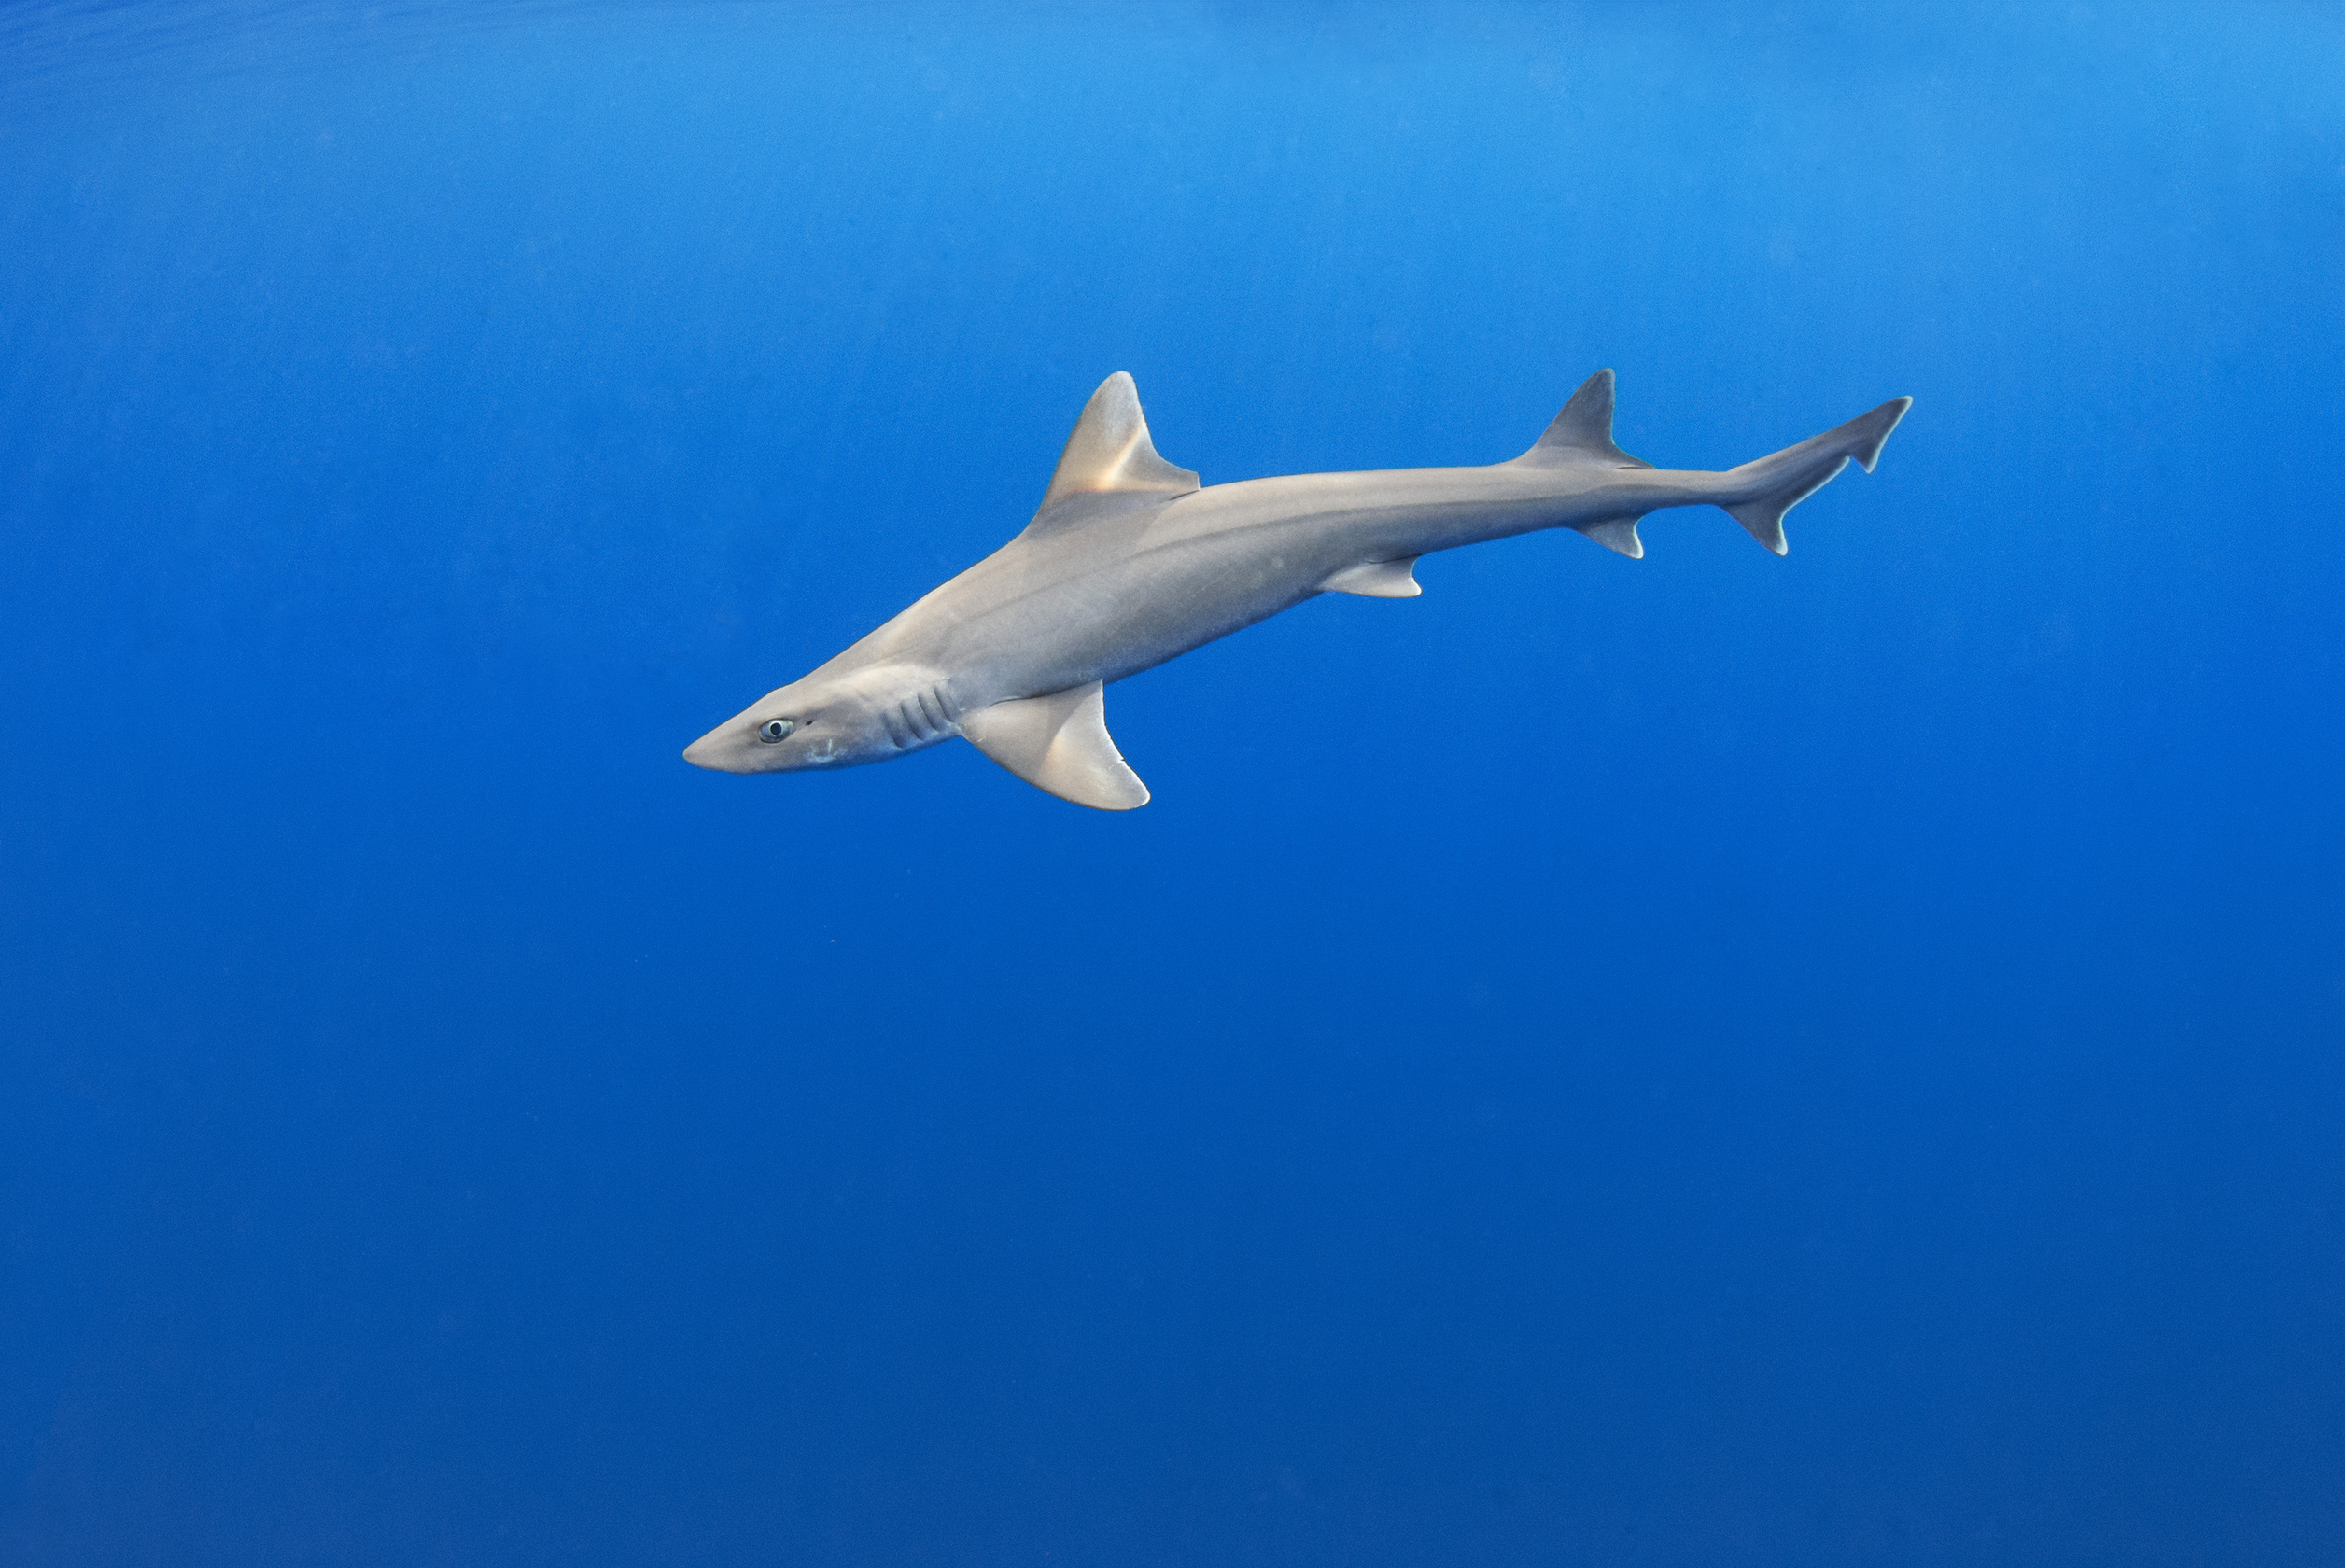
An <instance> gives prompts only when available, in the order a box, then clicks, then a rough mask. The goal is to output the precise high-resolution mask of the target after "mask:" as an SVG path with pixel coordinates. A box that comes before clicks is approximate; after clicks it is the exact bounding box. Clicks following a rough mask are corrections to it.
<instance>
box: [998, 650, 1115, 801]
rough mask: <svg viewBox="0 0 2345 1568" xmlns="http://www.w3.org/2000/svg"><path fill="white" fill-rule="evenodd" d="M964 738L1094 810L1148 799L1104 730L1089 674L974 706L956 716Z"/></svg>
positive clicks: (1030, 779)
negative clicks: (1044, 692)
mask: <svg viewBox="0 0 2345 1568" xmlns="http://www.w3.org/2000/svg"><path fill="white" fill-rule="evenodd" d="M961 733H962V735H966V736H967V737H968V739H969V742H970V744H971V745H973V746H975V747H976V749H978V750H980V751H982V752H984V753H985V754H986V755H987V756H989V757H990V758H992V759H993V760H994V761H995V762H997V763H1001V764H1002V765H1003V766H1004V767H1005V768H1007V769H1009V770H1010V771H1011V772H1012V773H1014V774H1016V775H1018V777H1020V778H1023V779H1024V780H1026V782H1027V783H1029V784H1032V785H1033V786H1034V787H1035V788H1036V789H1040V790H1047V791H1050V792H1051V793H1052V794H1054V795H1057V796H1058V797H1059V798H1060V800H1071V801H1073V802H1074V804H1075V805H1088V806H1096V807H1097V808H1098V809H1100V810H1102V811H1130V809H1131V808H1132V807H1133V806H1136V805H1147V804H1148V787H1147V786H1146V785H1145V784H1143V783H1142V782H1140V776H1139V775H1138V774H1136V773H1134V772H1132V771H1131V768H1130V765H1129V764H1128V763H1125V761H1124V757H1123V753H1122V752H1120V751H1118V750H1116V743H1115V741H1113V740H1112V739H1110V738H1109V737H1108V734H1107V700H1106V698H1105V696H1104V695H1103V694H1102V688H1101V686H1100V683H1099V682H1098V681H1096V680H1094V681H1092V682H1091V683H1090V684H1088V685H1087V686H1074V687H1070V688H1069V689H1067V690H1066V691H1063V692H1054V693H1051V694H1050V695H1048V696H1046V697H1021V698H1018V699H1017V700H1016V701H1013V702H1004V703H995V704H994V705H993V706H992V707H981V708H979V709H978V710H977V711H976V712H975V713H972V714H969V715H968V716H966V717H965V718H963V719H962V721H961Z"/></svg>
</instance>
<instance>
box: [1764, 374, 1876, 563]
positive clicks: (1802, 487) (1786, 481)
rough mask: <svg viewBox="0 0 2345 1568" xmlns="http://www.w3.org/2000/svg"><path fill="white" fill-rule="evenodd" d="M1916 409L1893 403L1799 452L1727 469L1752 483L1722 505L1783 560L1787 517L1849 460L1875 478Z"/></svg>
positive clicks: (1802, 445) (1789, 450)
mask: <svg viewBox="0 0 2345 1568" xmlns="http://www.w3.org/2000/svg"><path fill="white" fill-rule="evenodd" d="M1913 405H1914V399H1911V398H1891V399H1889V401H1888V402H1886V403H1883V404H1882V405H1881V406H1880V407H1879V408H1876V409H1875V410H1874V411H1873V412H1872V413H1861V414H1859V415H1857V417H1856V418H1854V419H1851V420H1850V421H1848V423H1847V424H1846V425H1842V426H1839V427H1836V428H1834V429H1830V430H1827V431H1825V432H1824V433H1823V434H1822V435H1820V436H1811V437H1809V438H1808V439H1807V440H1806V441H1802V442H1800V444H1799V445H1797V446H1787V447H1785V448H1784V449H1783V450H1782V451H1780V452H1777V453H1776V454H1774V455H1771V456H1766V457H1762V458H1759V459H1758V460H1757V461H1755V462H1749V463H1745V464H1744V465H1743V466H1742V467H1740V468H1738V469H1727V470H1726V471H1727V473H1728V474H1729V475H1730V476H1732V477H1734V478H1736V479H1741V480H1745V481H1748V487H1749V488H1748V494H1747V496H1746V497H1745V498H1744V499H1742V500H1738V501H1733V502H1727V501H1720V503H1719V504H1720V506H1722V507H1724V508H1725V509H1726V514H1727V515H1728V516H1729V517H1732V518H1733V519H1734V521H1735V522H1737V523H1739V524H1741V525H1743V526H1744V527H1746V528H1748V529H1749V530H1750V537H1751V538H1752V539H1757V540H1758V541H1759V542H1760V543H1761V544H1763V545H1765V546H1766V547H1767V548H1768V549H1769V550H1772V551H1774V552H1775V553H1776V554H1778V555H1780V554H1782V553H1784V552H1785V551H1786V550H1788V549H1789V548H1790V546H1789V545H1787V544H1785V543H1784V539H1783V514H1784V513H1785V512H1787V511H1790V510H1791V509H1792V508H1793V507H1795V506H1797V505H1799V504H1800V503H1801V502H1802V501H1804V500H1805V499H1807V497H1810V496H1813V495H1814V494H1816V492H1817V491H1818V490H1821V489H1822V488H1823V487H1824V486H1825V485H1826V484H1827V483H1830V482H1831V480H1832V476H1833V475H1834V474H1836V473H1838V472H1839V471H1840V470H1841V469H1845V468H1847V466H1848V459H1849V458H1851V457H1854V458H1855V459H1856V460H1857V466H1858V467H1859V468H1861V469H1864V471H1865V472H1867V473H1871V472H1872V471H1873V465H1874V464H1875V463H1876V462H1878V461H1879V460H1880V456H1881V445H1882V443H1883V442H1884V441H1888V440H1889V432H1890V431H1891V430H1894V429H1896V428H1897V422H1898V421H1899V420H1901V419H1903V418H1904V417H1905V411H1906V410H1907V409H1909V408H1911V407H1913Z"/></svg>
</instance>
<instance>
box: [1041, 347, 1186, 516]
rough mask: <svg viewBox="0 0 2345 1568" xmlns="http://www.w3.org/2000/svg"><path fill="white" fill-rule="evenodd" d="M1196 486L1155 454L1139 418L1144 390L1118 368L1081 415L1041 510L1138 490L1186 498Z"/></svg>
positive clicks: (1180, 469) (1060, 459)
mask: <svg viewBox="0 0 2345 1568" xmlns="http://www.w3.org/2000/svg"><path fill="white" fill-rule="evenodd" d="M1196 488H1197V476H1196V475H1195V474H1193V473H1191V472H1190V471H1189V470H1188V469H1182V468H1175V467H1174V466H1173V465H1172V464H1171V463H1168V462H1166V461H1165V460H1164V459H1163V458H1161V457H1159V456H1158V455H1157V449H1156V443H1155V442H1153V441H1150V440H1149V439H1148V422H1147V420H1146V419H1144V418H1143V417H1142V416H1141V413H1140V389H1139V388H1138V387H1136V386H1134V385H1132V380H1131V376H1130V374H1129V373H1128V372H1126V371H1116V373H1115V374H1114V375H1112V376H1109V377H1108V378H1107V379H1106V380H1105V381H1102V382H1101V383H1100V388H1099V390H1098V391H1096V392H1094V393H1092V394H1091V400H1090V401H1089V402H1088V403H1086V404H1084V405H1083V416H1082V417H1081V418H1079V419H1077V420H1076V421H1075V422H1074V434H1073V435H1071V436H1069V437H1068V438H1067V449H1066V450H1065V451H1064V452H1062V453H1060V455H1059V468H1058V471H1057V472H1055V473H1053V474H1052V475H1051V476H1050V490H1049V492H1048V494H1046V495H1045V496H1044V497H1043V498H1042V507H1041V511H1038V512H1037V513H1036V515H1037V516H1039V515H1040V514H1041V512H1046V511H1049V510H1050V509H1051V508H1052V507H1054V506H1057V505H1058V504H1059V503H1060V501H1064V500H1067V499H1070V498H1072V497H1076V496H1097V495H1108V494H1116V493H1130V492H1140V493H1143V494H1147V493H1154V494H1156V495H1159V496H1186V495H1187V494H1188V493H1189V492H1190V491H1192V490H1194V489H1196Z"/></svg>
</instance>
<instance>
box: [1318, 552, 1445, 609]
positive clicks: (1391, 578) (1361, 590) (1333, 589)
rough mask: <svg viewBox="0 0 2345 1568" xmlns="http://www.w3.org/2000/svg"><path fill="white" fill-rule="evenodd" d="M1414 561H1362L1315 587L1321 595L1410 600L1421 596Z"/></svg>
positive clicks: (1414, 558)
mask: <svg viewBox="0 0 2345 1568" xmlns="http://www.w3.org/2000/svg"><path fill="white" fill-rule="evenodd" d="M1416 567H1417V558H1416V557H1415V556H1414V555H1411V556H1410V557H1409V558H1408V559H1406V560H1403V561H1363V562H1361V563H1360V564H1359V565H1358V566H1356V567H1344V568H1343V569H1342V570H1341V571H1340V572H1338V573H1336V574H1335V575H1334V576H1333V577H1331V578H1329V579H1327V581H1325V582H1322V583H1321V584H1319V592H1321V593H1322V594H1357V595H1360V596H1361V597H1362V598H1366V599H1413V598H1415V597H1416V596H1417V595H1419V594H1422V593H1424V592H1425V588H1424V586H1423V585H1422V584H1420V583H1419V582H1418V581H1417V572H1416Z"/></svg>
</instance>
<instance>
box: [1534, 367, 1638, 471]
mask: <svg viewBox="0 0 2345 1568" xmlns="http://www.w3.org/2000/svg"><path fill="white" fill-rule="evenodd" d="M1566 457H1579V458H1583V459H1584V458H1589V457H1594V458H1598V459H1600V460H1602V461H1604V462H1608V463H1616V464H1619V465H1621V466H1622V467H1623V468H1631V469H1650V468H1651V467H1652V465H1651V464H1650V463H1648V462H1646V461H1645V460H1644V459H1643V458H1641V457H1632V456H1630V455H1628V454H1627V453H1625V452H1622V450H1621V449H1620V448H1619V447H1617V446H1614V445H1613V444H1612V372H1611V371H1597V372H1596V373H1595V374H1594V375H1592V376H1590V377H1589V378H1588V379H1587V380H1585V381H1583V382H1581V383H1580V390H1579V391H1577V392H1574V393H1573V394H1572V395H1571V401H1570V402H1567V403H1566V404H1565V405H1564V412H1563V413H1559V414H1557V415H1556V416H1555V423H1553V424H1552V425H1550V426H1549V427H1547V433H1546V434H1545V435H1543V436H1541V437H1539V439H1538V444H1537V445H1535V446H1533V447H1532V448H1531V450H1530V451H1528V452H1526V453H1524V455H1523V456H1522V458H1521V459H1520V460H1521V461H1524V462H1529V463H1537V462H1541V461H1553V460H1555V459H1559V458H1566Z"/></svg>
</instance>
